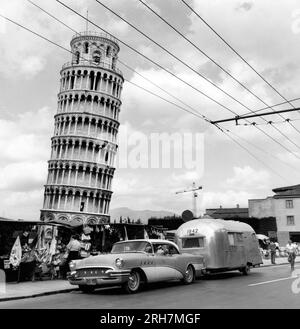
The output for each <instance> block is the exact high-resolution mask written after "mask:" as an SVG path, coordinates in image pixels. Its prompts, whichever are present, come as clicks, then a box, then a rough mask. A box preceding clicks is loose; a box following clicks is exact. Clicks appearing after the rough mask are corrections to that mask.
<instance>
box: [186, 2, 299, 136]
mask: <svg viewBox="0 0 300 329" xmlns="http://www.w3.org/2000/svg"><path fill="white" fill-rule="evenodd" d="M180 1H181V2H182V3H183V4H185V5H186V7H188V8H189V9H190V10H191V11H192V12H193V13H194V14H195V15H196V16H197V17H198V18H199V19H200V20H201V21H202V22H203V23H204V24H205V25H206V26H207V27H208V28H209V29H210V30H211V31H212V32H213V33H214V34H215V35H216V36H217V37H218V38H219V39H220V40H222V41H223V43H225V44H226V45H227V46H228V47H229V49H231V50H232V51H233V52H234V53H235V54H236V55H237V56H238V57H239V58H240V59H241V60H242V61H243V62H244V63H245V64H246V65H247V66H248V67H249V68H250V69H251V70H252V71H253V72H255V73H256V74H257V75H258V76H259V77H260V78H261V79H262V80H263V81H264V82H265V83H266V84H267V85H268V86H269V87H270V88H271V89H272V90H273V91H275V92H276V94H277V95H279V96H280V97H281V98H282V99H284V100H285V102H287V103H288V104H290V105H291V106H292V107H293V108H295V106H294V105H293V104H292V102H290V101H289V100H288V99H287V98H286V97H284V96H283V95H282V94H281V93H280V92H279V91H278V89H276V88H275V87H274V86H273V85H272V84H271V83H270V82H269V81H268V80H267V79H266V78H265V77H263V76H262V74H261V73H259V72H258V71H257V70H256V69H255V68H254V67H253V66H252V65H251V64H250V63H249V62H248V61H247V60H246V59H245V58H244V57H243V56H242V55H241V54H240V53H239V52H238V51H237V50H236V49H235V48H233V47H232V46H231V45H230V44H229V43H228V42H227V41H226V40H225V39H224V38H223V37H222V36H221V35H220V33H218V32H217V31H216V30H215V29H214V28H213V27H212V26H211V25H210V24H209V23H208V22H207V21H206V20H205V19H204V18H203V17H201V16H200V15H199V13H198V12H197V11H196V10H194V9H193V7H191V6H190V5H189V4H188V3H187V2H186V1H185V0H180ZM282 117H283V116H282ZM283 118H284V117H283ZM292 127H293V128H294V129H295V130H296V131H297V132H298V133H300V131H299V130H298V129H297V128H295V127H294V126H292Z"/></svg>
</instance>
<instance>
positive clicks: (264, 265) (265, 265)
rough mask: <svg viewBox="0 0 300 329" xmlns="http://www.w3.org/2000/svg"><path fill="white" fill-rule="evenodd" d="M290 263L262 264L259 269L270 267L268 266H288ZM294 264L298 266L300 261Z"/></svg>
mask: <svg viewBox="0 0 300 329" xmlns="http://www.w3.org/2000/svg"><path fill="white" fill-rule="evenodd" d="M289 264H290V263H277V264H263V265H260V266H259V267H270V266H278V265H289ZM295 264H300V261H297V262H295Z"/></svg>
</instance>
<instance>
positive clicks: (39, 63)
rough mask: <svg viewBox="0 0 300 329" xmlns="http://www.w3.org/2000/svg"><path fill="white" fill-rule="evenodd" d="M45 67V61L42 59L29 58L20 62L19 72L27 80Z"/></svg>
mask: <svg viewBox="0 0 300 329" xmlns="http://www.w3.org/2000/svg"><path fill="white" fill-rule="evenodd" d="M45 65H46V61H45V59H44V58H41V57H37V56H29V57H27V58H25V59H24V60H22V61H21V67H20V69H21V72H22V73H24V75H25V76H26V77H27V78H31V77H32V76H34V75H36V74H37V73H39V72H40V71H42V70H43V69H44V67H45Z"/></svg>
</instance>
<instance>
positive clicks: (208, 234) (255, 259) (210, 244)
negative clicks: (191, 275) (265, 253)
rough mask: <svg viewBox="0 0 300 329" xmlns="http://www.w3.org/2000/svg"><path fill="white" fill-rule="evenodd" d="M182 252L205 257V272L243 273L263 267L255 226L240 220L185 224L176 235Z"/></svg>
mask: <svg viewBox="0 0 300 329" xmlns="http://www.w3.org/2000/svg"><path fill="white" fill-rule="evenodd" d="M175 243H176V244H177V245H178V247H179V249H180V251H181V252H185V253H191V254H196V255H202V256H204V259H205V272H206V273H214V272H223V271H232V270H239V271H240V272H242V273H243V274H245V275H247V274H248V273H249V271H250V267H251V266H252V267H255V266H259V265H260V264H262V263H263V262H262V258H261V254H260V251H259V244H258V240H257V237H256V235H255V232H254V230H253V229H252V227H251V226H249V225H248V224H245V223H241V222H237V221H225V220H223V219H211V218H202V219H194V220H191V221H188V222H186V223H184V224H182V225H181V226H180V227H179V228H178V229H177V231H176V233H175Z"/></svg>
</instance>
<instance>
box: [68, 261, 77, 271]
mask: <svg viewBox="0 0 300 329" xmlns="http://www.w3.org/2000/svg"><path fill="white" fill-rule="evenodd" d="M69 267H70V270H71V271H74V270H75V268H76V263H75V262H73V261H72V260H71V261H70V263H69Z"/></svg>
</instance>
